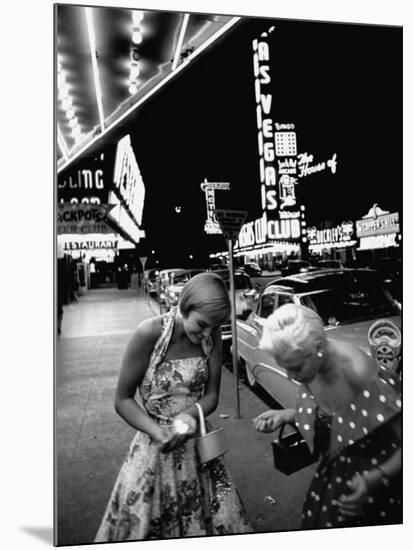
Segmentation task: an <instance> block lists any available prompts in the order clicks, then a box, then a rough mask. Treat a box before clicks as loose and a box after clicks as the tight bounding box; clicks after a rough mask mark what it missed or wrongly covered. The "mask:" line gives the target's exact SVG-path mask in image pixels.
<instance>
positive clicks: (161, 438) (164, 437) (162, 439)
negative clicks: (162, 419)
mask: <svg viewBox="0 0 413 550" xmlns="http://www.w3.org/2000/svg"><path fill="white" fill-rule="evenodd" d="M149 435H150V436H151V437H152V439H153V440H154V441H156V442H157V443H160V444H161V445H166V443H168V441H169V440H170V438H171V430H170V429H169V428H168V427H167V426H160V425H159V424H158V425H157V427H156V428H155V429H153V430H151V432H150V434H149Z"/></svg>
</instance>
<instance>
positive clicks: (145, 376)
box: [95, 273, 250, 542]
mask: <svg viewBox="0 0 413 550" xmlns="http://www.w3.org/2000/svg"><path fill="white" fill-rule="evenodd" d="M229 315H230V301H229V295H228V291H227V289H226V287H225V283H224V282H223V280H222V279H221V278H220V277H219V276H217V275H214V274H212V273H201V274H199V275H196V276H195V277H193V278H192V279H190V280H189V281H188V282H187V283H186V285H185V286H184V288H183V290H182V293H181V297H180V302H179V310H178V309H177V308H173V309H172V310H171V311H170V312H168V313H167V314H166V315H160V316H157V317H154V318H152V319H148V320H145V321H143V322H141V323H140V324H139V325H138V327H137V329H136V331H135V333H134V335H133V337H132V339H131V341H130V343H129V345H128V347H127V349H126V353H125V356H124V358H123V362H122V367H121V372H120V376H119V381H118V386H117V390H116V399H115V408H116V411H117V412H118V413H119V414H120V416H122V418H124V420H125V421H126V422H127V423H128V424H130V425H131V426H132V427H133V428H135V429H136V430H137V433H136V436H135V437H134V439H133V441H132V443H131V445H130V448H129V452H128V453H127V456H126V459H125V461H124V463H123V465H122V467H121V470H120V472H119V475H118V478H117V481H116V483H115V486H114V488H113V491H112V495H111V497H110V500H109V503H108V506H107V508H106V511H105V513H104V516H103V520H102V523H101V526H100V528H99V530H98V533H97V536H96V539H95V542H104V541H124V540H139V539H164V538H176V537H184V536H201V535H218V534H220V535H221V534H230V533H232V534H236V533H245V532H248V531H250V527H249V524H248V521H247V518H246V515H245V511H244V509H243V506H242V503H241V501H240V498H239V496H238V493H237V491H236V488H235V486H234V484H233V482H232V480H231V477H230V475H229V473H228V471H227V469H226V466H225V463H224V460H223V458H222V457H219V458H216V459H214V460H212V461H211V462H208V463H206V464H202V463H201V462H200V460H199V457H198V455H197V451H196V447H195V439H194V436H195V435H196V432H197V418H198V414H197V405H196V403H197V404H199V405H200V406H201V408H202V410H203V413H204V415H205V416H207V415H208V414H210V413H211V412H213V411H214V410H215V408H216V407H217V404H218V396H219V387H220V377H221V368H222V341H221V331H220V325H221V324H222V323H223V322H225V321H226V320H227V319H228V317H229ZM137 388H139V394H140V398H141V404H138V403H137V401H136V400H135V393H136V390H137Z"/></svg>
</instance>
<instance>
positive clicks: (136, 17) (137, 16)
mask: <svg viewBox="0 0 413 550" xmlns="http://www.w3.org/2000/svg"><path fill="white" fill-rule="evenodd" d="M143 17H144V14H143V12H142V11H136V10H134V11H132V37H131V39H132V44H133V46H132V49H131V66H130V74H129V93H130V94H131V95H135V94H136V93H137V91H138V83H137V79H138V77H139V74H140V70H139V52H138V49H137V47H136V46H139V44H140V43H141V42H142V40H143V37H142V33H141V27H140V25H141V23H142V20H143Z"/></svg>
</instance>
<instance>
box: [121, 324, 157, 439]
mask: <svg viewBox="0 0 413 550" xmlns="http://www.w3.org/2000/svg"><path fill="white" fill-rule="evenodd" d="M160 330H161V319H160V317H155V318H154V319H148V320H145V321H142V322H141V323H140V324H139V325H138V327H137V329H136V331H135V333H134V334H133V336H132V339H131V340H130V342H129V344H128V346H127V348H126V351H125V355H124V357H123V360H122V366H121V370H120V374H119V379H118V385H117V388H116V396H115V410H116V412H117V413H118V414H119V415H120V416H121V417H122V418H123V419H124V420H125V421H126V422H127V423H128V424H129V425H130V426H132V427H133V428H135V429H136V430H140V431H142V432H145V433H147V434H148V435H150V436H151V437H153V438H154V439H155V440H156V441H159V442H164V441H165V440H166V439H167V434H166V432H165V430H164V429H163V428H162V427H161V426H160V425H159V424H158V423H157V422H156V421H155V420H154V419H153V418H151V417H150V416H149V415H148V414H147V413H146V412H145V411H144V409H143V408H142V407H140V406H139V405H138V403H137V402H136V401H135V393H136V390H137V388H138V386H139V384H140V383H141V381H142V380H143V377H144V376H145V373H146V370H147V368H148V365H149V359H150V356H151V353H152V350H153V347H154V345H155V343H156V341H157V339H158V337H159V335H160Z"/></svg>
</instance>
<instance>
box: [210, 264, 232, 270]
mask: <svg viewBox="0 0 413 550" xmlns="http://www.w3.org/2000/svg"><path fill="white" fill-rule="evenodd" d="M220 269H228V266H227V265H226V264H211V265H210V266H209V271H217V270H220Z"/></svg>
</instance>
